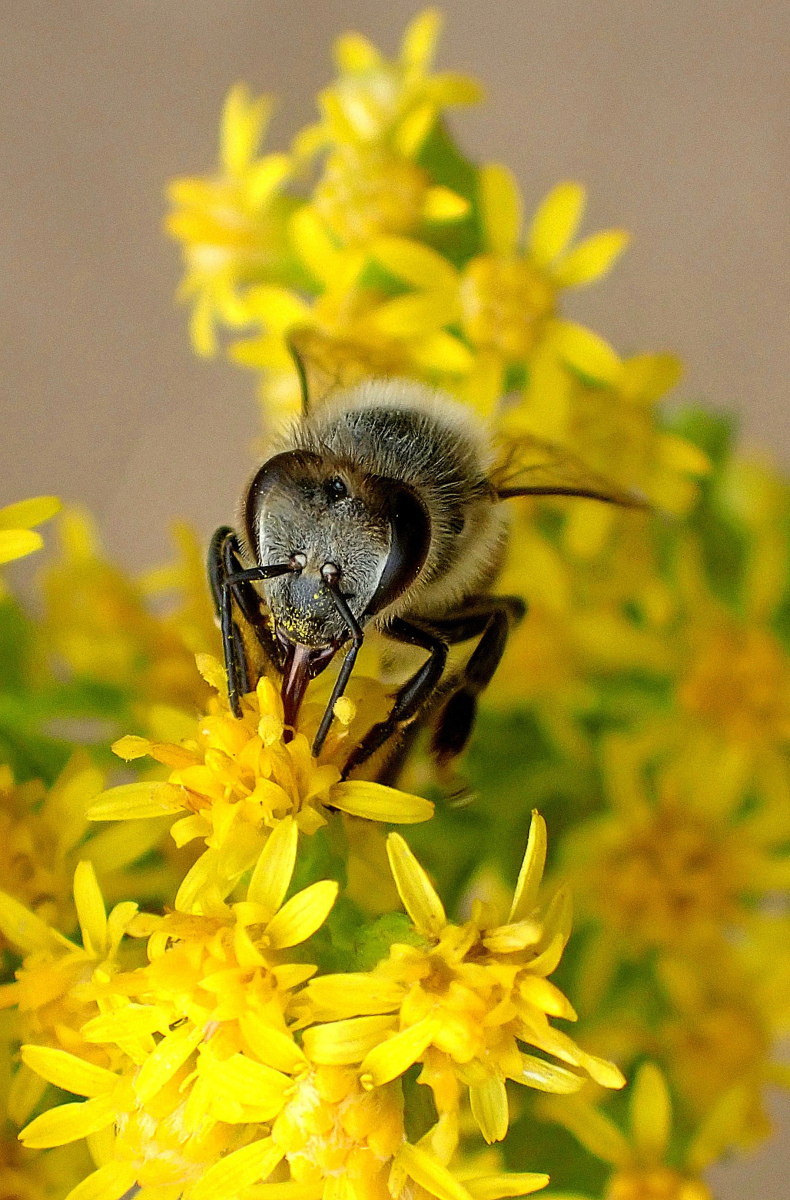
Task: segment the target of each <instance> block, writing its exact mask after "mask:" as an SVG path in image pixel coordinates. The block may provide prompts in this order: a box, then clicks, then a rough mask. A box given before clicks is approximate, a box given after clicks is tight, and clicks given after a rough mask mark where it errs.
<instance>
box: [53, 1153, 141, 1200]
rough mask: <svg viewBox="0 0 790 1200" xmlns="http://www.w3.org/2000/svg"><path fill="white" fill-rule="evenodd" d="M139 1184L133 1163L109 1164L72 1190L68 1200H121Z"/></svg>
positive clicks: (67, 1197)
mask: <svg viewBox="0 0 790 1200" xmlns="http://www.w3.org/2000/svg"><path fill="white" fill-rule="evenodd" d="M136 1182H137V1170H136V1168H135V1167H134V1166H133V1165H132V1164H131V1163H123V1162H108V1163H105V1164H104V1166H103V1167H99V1169H98V1171H93V1172H92V1173H91V1174H90V1175H88V1177H87V1178H86V1179H83V1181H82V1183H78V1184H77V1186H76V1187H74V1188H72V1189H71V1191H70V1192H69V1194H68V1196H66V1200H121V1197H122V1196H123V1195H124V1193H126V1192H128V1191H129V1190H130V1188H132V1187H134V1185H135V1183H136Z"/></svg>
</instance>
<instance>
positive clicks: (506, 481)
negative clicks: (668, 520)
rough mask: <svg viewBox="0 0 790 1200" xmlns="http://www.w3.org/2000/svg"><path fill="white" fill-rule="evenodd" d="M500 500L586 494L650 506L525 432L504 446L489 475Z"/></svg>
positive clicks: (611, 501)
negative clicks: (515, 497) (519, 497)
mask: <svg viewBox="0 0 790 1200" xmlns="http://www.w3.org/2000/svg"><path fill="white" fill-rule="evenodd" d="M489 482H490V483H491V485H492V487H493V488H494V491H495V492H496V494H497V497H498V498H499V499H500V500H509V499H511V498H512V497H513V496H585V497H587V498H588V499H590V500H602V501H604V503H606V504H619V505H622V506H623V507H624V508H647V507H648V505H647V503H646V501H645V500H644V499H643V498H642V497H640V496H638V495H636V494H635V493H634V492H630V491H627V490H626V489H625V488H621V487H619V486H618V485H617V484H616V483H612V481H611V480H610V479H606V478H605V477H604V476H603V475H599V474H597V472H595V471H592V470H591V469H590V468H589V467H588V466H587V464H586V463H584V462H582V460H581V459H580V458H577V457H576V456H575V455H574V454H571V453H570V452H569V451H567V450H564V449H563V448H562V447H561V446H555V445H553V444H552V443H551V442H543V441H541V440H540V439H539V438H534V437H531V436H530V435H529V434H524V435H522V436H520V437H517V438H514V439H512V440H509V441H508V442H507V443H506V444H504V445H503V449H502V453H501V455H500V458H499V461H498V462H497V463H496V465H495V466H494V468H493V470H492V471H491V472H490V474H489Z"/></svg>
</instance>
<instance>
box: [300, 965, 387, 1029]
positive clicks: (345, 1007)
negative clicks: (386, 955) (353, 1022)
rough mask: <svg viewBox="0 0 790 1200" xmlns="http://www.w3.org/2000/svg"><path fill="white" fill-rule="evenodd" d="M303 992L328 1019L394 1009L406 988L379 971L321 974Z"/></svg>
mask: <svg viewBox="0 0 790 1200" xmlns="http://www.w3.org/2000/svg"><path fill="white" fill-rule="evenodd" d="M303 994H304V996H305V998H306V999H308V1000H309V1001H310V1003H311V1005H313V1007H314V1008H315V1009H316V1011H317V1013H318V1020H320V1021H328V1020H337V1019H340V1018H343V1017H355V1016H372V1015H373V1014H375V1013H385V1012H391V1011H392V1010H393V1009H395V1008H398V1007H399V1006H400V1003H401V1001H402V1000H403V996H404V989H403V987H402V985H401V984H399V983H391V982H390V981H389V980H386V979H379V978H377V976H375V975H362V974H347V975H320V976H319V977H318V979H313V980H311V981H310V983H309V984H308V985H307V987H306V989H305V991H304V993H303Z"/></svg>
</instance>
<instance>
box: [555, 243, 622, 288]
mask: <svg viewBox="0 0 790 1200" xmlns="http://www.w3.org/2000/svg"><path fill="white" fill-rule="evenodd" d="M630 240H631V236H630V234H628V233H626V231H625V230H624V229H603V230H602V231H601V232H600V233H594V234H593V235H592V237H588V238H585V239H584V241H583V242H579V244H578V246H574V247H573V249H572V250H571V251H570V252H569V253H568V254H566V255H564V257H563V258H561V259H560V261H559V262H558V263H555V265H554V266H553V267H552V270H551V277H552V279H553V280H554V282H555V283H556V284H557V285H558V286H559V287H563V288H572V287H582V285H583V284H585V283H592V282H593V281H594V280H596V279H600V277H601V276H602V275H605V274H606V273H607V271H609V270H610V269H611V268H612V267H613V266H614V264H615V262H616V261H617V259H618V258H619V257H620V255H621V254H622V253H623V251H624V250H625V248H626V246H627V245H628V243H629V241H630Z"/></svg>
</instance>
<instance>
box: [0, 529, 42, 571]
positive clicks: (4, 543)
mask: <svg viewBox="0 0 790 1200" xmlns="http://www.w3.org/2000/svg"><path fill="white" fill-rule="evenodd" d="M43 545H44V539H43V537H42V536H41V534H40V533H35V531H34V530H32V529H0V563H7V562H13V561H14V559H15V558H24V557H25V555H26V554H32V553H33V551H34V550H40V549H41V547H42V546H43Z"/></svg>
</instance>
